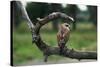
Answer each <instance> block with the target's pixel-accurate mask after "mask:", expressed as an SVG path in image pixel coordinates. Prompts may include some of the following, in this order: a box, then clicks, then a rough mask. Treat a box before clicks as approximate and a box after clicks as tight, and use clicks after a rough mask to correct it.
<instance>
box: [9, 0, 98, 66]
mask: <svg viewBox="0 0 100 67" xmlns="http://www.w3.org/2000/svg"><path fill="white" fill-rule="evenodd" d="M23 4H24V7H25V8H26V10H27V13H28V15H29V17H30V19H31V20H32V22H33V23H34V24H35V23H36V22H37V19H36V18H38V17H40V18H43V17H45V16H47V15H48V14H50V13H52V12H63V13H65V14H67V15H69V16H71V17H73V18H74V19H75V21H74V23H72V24H71V35H70V39H69V42H68V43H67V44H68V47H69V48H73V49H75V50H77V51H97V6H90V5H75V4H59V3H40V2H23ZM11 9H12V11H13V15H12V16H13V18H12V19H13V32H12V33H13V63H14V65H20V64H42V63H44V61H43V58H44V57H43V54H42V52H41V51H40V50H39V49H38V48H37V46H36V45H35V44H32V36H31V32H30V30H29V28H28V25H27V23H26V21H24V19H23V17H22V13H21V10H20V9H19V7H18V6H17V5H16V3H15V2H12V3H11ZM61 23H64V22H63V21H62V20H61V19H56V20H53V21H50V22H49V23H48V24H46V25H44V26H43V27H42V29H41V32H40V33H41V37H42V39H43V40H44V41H45V42H46V43H47V44H49V45H50V46H53V47H54V46H57V37H56V34H57V32H58V25H59V24H61ZM86 61H88V60H86ZM49 62H50V63H51V62H52V63H59V62H65V63H66V62H78V61H77V60H74V59H70V58H67V59H66V58H65V57H61V56H50V57H49V58H48V62H47V63H49ZM44 64H45V63H44Z"/></svg>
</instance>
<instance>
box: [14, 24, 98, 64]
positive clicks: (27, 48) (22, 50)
mask: <svg viewBox="0 0 100 67" xmlns="http://www.w3.org/2000/svg"><path fill="white" fill-rule="evenodd" d="M49 27H50V26H49ZM49 27H48V30H45V29H46V28H43V29H42V30H41V37H42V39H43V40H44V41H45V42H46V43H47V44H49V45H51V46H57V38H56V33H57V32H56V31H53V30H51V28H49ZM77 27H78V28H77V30H76V31H71V36H70V39H69V42H68V47H69V48H74V49H75V50H79V51H96V49H97V45H96V44H97V37H96V36H97V32H96V29H94V28H93V27H92V24H90V23H89V24H82V23H78V26H77ZM62 58H63V57H59V56H50V57H49V59H50V60H55V61H57V60H60V59H62ZM40 59H43V54H42V52H41V51H40V50H39V49H38V48H37V46H36V45H35V44H32V37H31V33H26V32H24V33H23V32H18V30H16V31H14V32H13V61H14V64H15V65H16V64H22V63H25V62H27V61H31V60H32V61H33V60H34V61H35V60H40Z"/></svg>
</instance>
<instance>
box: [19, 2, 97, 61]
mask: <svg viewBox="0 0 100 67" xmlns="http://www.w3.org/2000/svg"><path fill="white" fill-rule="evenodd" d="M17 4H18V5H19V7H20V9H21V11H22V12H23V16H24V17H25V19H26V20H27V21H28V22H27V23H28V25H29V28H30V29H31V31H32V41H33V42H34V43H35V44H36V45H37V47H38V48H39V49H40V50H41V51H42V52H43V54H44V56H45V59H44V61H47V57H48V56H50V55H60V56H64V57H69V58H75V59H79V60H80V59H97V53H96V52H78V51H75V50H73V49H68V48H66V47H65V48H64V50H63V51H62V53H60V49H59V48H58V47H51V46H48V45H47V44H46V43H45V42H44V41H43V40H42V39H41V36H40V32H39V31H40V28H41V27H42V26H43V25H45V24H46V23H48V22H49V21H51V20H54V19H56V18H62V19H64V20H65V22H67V23H68V22H69V20H70V21H74V20H73V18H71V17H70V16H68V15H66V14H64V13H61V12H53V13H51V14H49V15H48V16H46V17H44V18H42V19H40V18H37V20H38V22H36V25H33V23H32V22H31V20H30V19H29V17H28V15H27V12H26V10H25V9H24V7H22V5H21V3H17Z"/></svg>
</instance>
